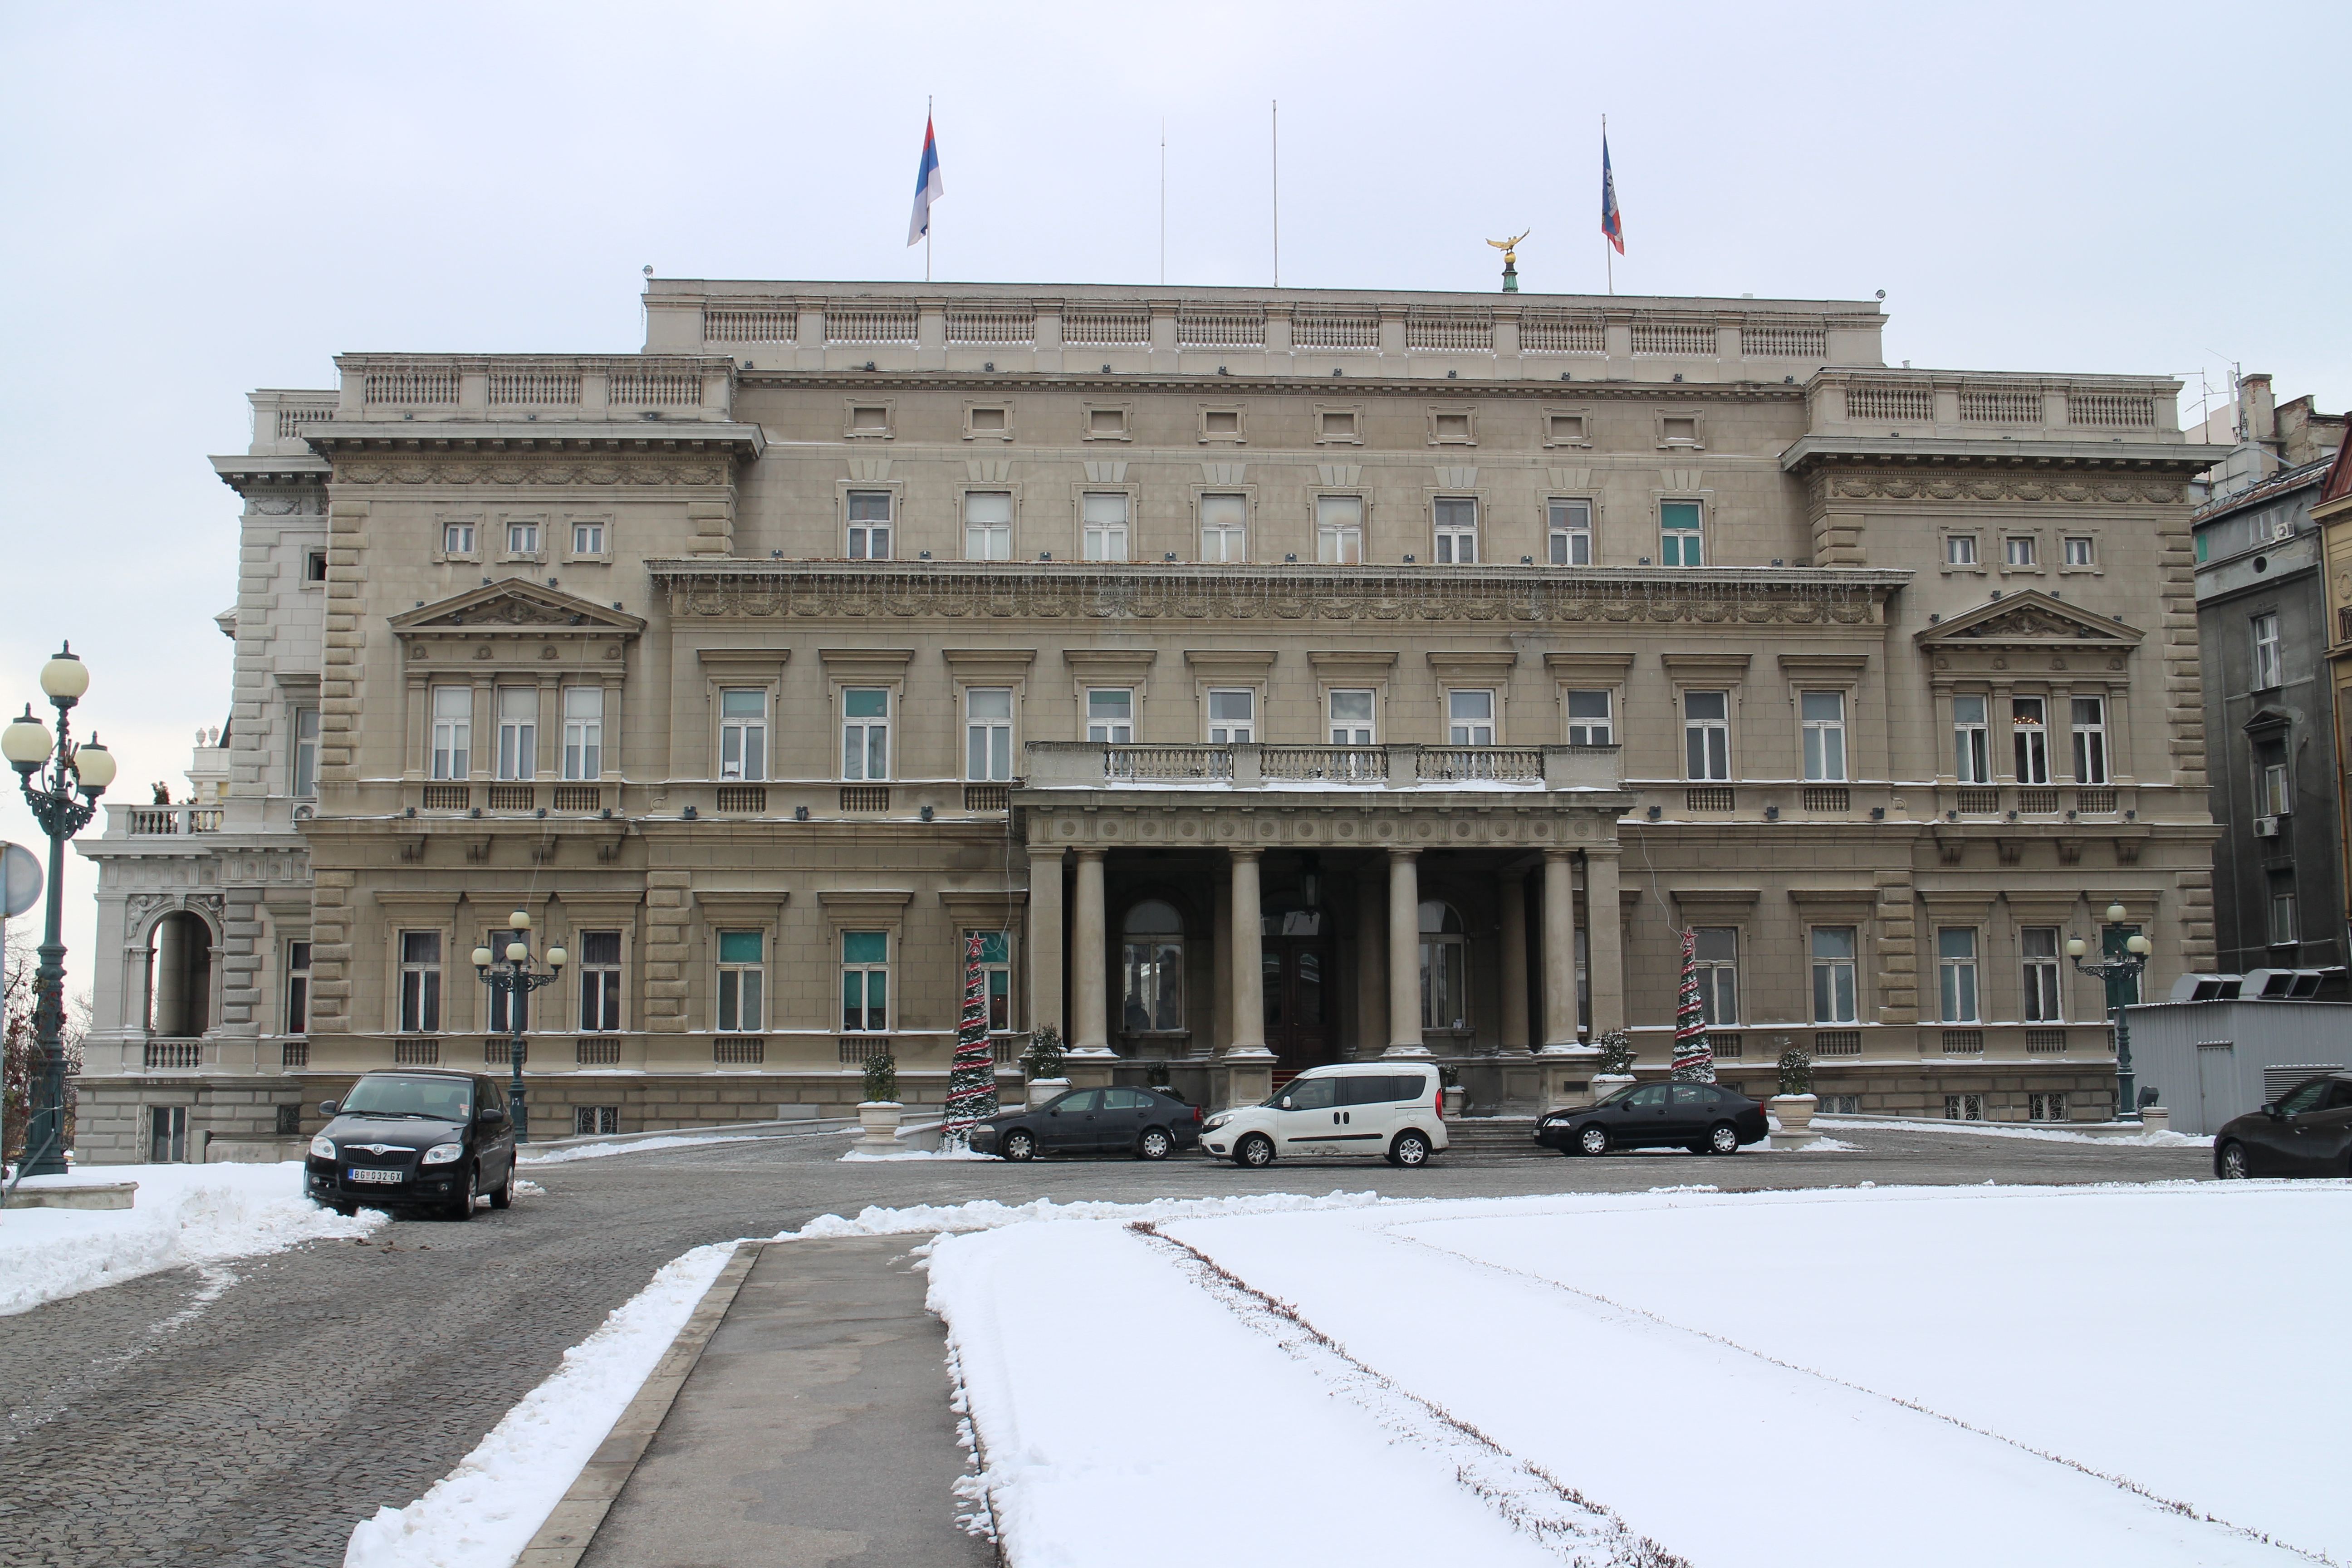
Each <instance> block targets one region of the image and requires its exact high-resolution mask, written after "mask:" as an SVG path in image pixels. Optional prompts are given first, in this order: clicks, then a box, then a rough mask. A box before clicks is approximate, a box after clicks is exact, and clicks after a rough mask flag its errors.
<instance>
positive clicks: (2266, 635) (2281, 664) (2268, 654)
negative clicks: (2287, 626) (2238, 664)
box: [2253, 613, 2286, 691]
mask: <svg viewBox="0 0 2352 1568" xmlns="http://www.w3.org/2000/svg"><path fill="white" fill-rule="evenodd" d="M2253 626H2254V689H2255V690H2257V691H2266V690H2268V689H2270V688H2272V687H2273V686H2278V685H2282V684H2284V681H2285V679H2286V674H2285V668H2286V667H2285V661H2284V659H2283V658H2281V657H2280V650H2279V618H2278V616H2277V615H2276V614H2275V613H2273V614H2271V615H2267V616H2255V617H2254V620H2253Z"/></svg>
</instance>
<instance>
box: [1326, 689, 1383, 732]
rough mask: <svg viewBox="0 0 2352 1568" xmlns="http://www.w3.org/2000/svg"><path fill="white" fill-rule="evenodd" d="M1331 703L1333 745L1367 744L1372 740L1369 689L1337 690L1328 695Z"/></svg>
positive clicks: (1370, 696)
mask: <svg viewBox="0 0 2352 1568" xmlns="http://www.w3.org/2000/svg"><path fill="white" fill-rule="evenodd" d="M1329 702H1330V705H1331V743H1332V744H1333V745H1335V746H1369V745H1371V744H1372V743H1373V742H1372V694H1371V693H1370V691H1349V690H1337V689H1335V690H1334V691H1332V692H1331V694H1330V697H1329Z"/></svg>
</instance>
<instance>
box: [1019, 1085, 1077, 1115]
mask: <svg viewBox="0 0 2352 1568" xmlns="http://www.w3.org/2000/svg"><path fill="white" fill-rule="evenodd" d="M1069 1087H1070V1080H1069V1079H1066V1078H1033V1079H1030V1080H1029V1109H1030V1110H1036V1109H1037V1108H1038V1107H1039V1106H1041V1105H1043V1104H1045V1102H1046V1101H1047V1100H1051V1099H1053V1098H1054V1097H1055V1095H1057V1094H1064V1093H1066V1092H1068V1090H1069Z"/></svg>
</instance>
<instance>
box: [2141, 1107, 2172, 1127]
mask: <svg viewBox="0 0 2352 1568" xmlns="http://www.w3.org/2000/svg"><path fill="white" fill-rule="evenodd" d="M2139 1126H2140V1131H2143V1132H2169V1131H2172V1112H2171V1111H2169V1110H2166V1109H2165V1108H2164V1107H2163V1106H2161V1105H2143V1106H2141V1107H2140V1110H2139Z"/></svg>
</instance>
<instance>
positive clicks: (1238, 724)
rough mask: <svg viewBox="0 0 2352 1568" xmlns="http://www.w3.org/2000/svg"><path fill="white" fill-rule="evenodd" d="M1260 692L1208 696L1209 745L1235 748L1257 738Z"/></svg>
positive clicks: (1224, 693) (1222, 693)
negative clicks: (1236, 745) (1258, 695)
mask: <svg viewBox="0 0 2352 1568" xmlns="http://www.w3.org/2000/svg"><path fill="white" fill-rule="evenodd" d="M1256 714H1257V693H1256V692H1255V691H1252V690H1248V689H1243V690H1240V691H1212V692H1210V693H1209V744H1211V745H1213V746H1225V745H1233V744H1235V743H1237V742H1244V741H1255V740H1256V739H1257V718H1256Z"/></svg>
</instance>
